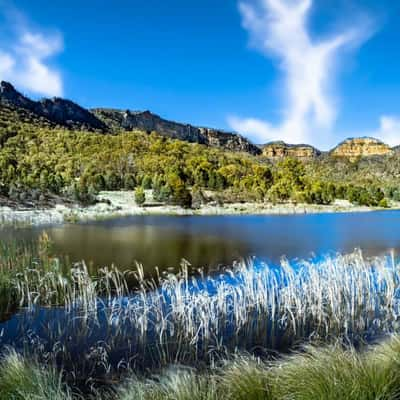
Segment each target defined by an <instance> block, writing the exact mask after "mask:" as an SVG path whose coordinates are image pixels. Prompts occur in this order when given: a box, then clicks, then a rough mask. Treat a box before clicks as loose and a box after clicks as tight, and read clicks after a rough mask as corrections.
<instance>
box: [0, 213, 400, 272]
mask: <svg viewBox="0 0 400 400" xmlns="http://www.w3.org/2000/svg"><path fill="white" fill-rule="evenodd" d="M43 230H45V231H46V232H47V233H48V234H49V236H50V237H51V239H52V240H53V242H54V250H55V253H57V254H58V255H68V256H69V257H70V259H71V261H80V260H85V261H86V262H91V263H92V264H93V268H94V269H95V268H97V267H102V266H105V265H111V264H112V263H114V264H115V265H117V266H118V267H120V268H129V267H131V266H133V265H134V262H135V261H138V262H140V263H142V264H143V265H144V267H145V269H146V270H147V271H152V270H153V269H154V267H156V266H157V267H159V268H161V269H165V268H167V267H176V266H178V265H179V263H180V262H181V260H182V259H186V260H188V261H189V262H190V263H191V264H192V265H193V266H194V267H196V268H197V267H205V268H209V267H211V268H215V267H218V266H219V265H230V264H231V263H232V262H233V261H234V260H238V259H241V258H246V257H250V256H256V257H257V258H259V259H261V260H266V261H270V262H272V263H275V262H276V261H278V260H279V259H280V258H281V257H282V256H286V257H288V258H289V259H294V258H308V257H311V256H313V255H319V254H324V253H328V252H337V251H339V252H351V251H353V250H354V249H355V248H361V249H362V250H363V251H364V253H365V254H366V255H380V254H382V253H387V252H391V251H394V252H395V253H397V254H400V211H384V212H370V213H354V214H314V215H285V216H184V217H182V216H180V217H177V216H135V217H125V218H119V219H112V220H107V221H98V222H90V223H83V224H73V225H62V226H49V227H46V228H43V227H42V228H23V229H21V228H19V229H17V230H16V229H3V230H0V240H6V239H13V238H18V240H25V241H31V240H35V239H36V238H37V237H38V236H39V235H40V234H41V232H43Z"/></svg>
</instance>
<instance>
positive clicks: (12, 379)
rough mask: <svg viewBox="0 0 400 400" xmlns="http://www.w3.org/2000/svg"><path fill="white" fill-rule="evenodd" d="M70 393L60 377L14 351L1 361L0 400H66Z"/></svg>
mask: <svg viewBox="0 0 400 400" xmlns="http://www.w3.org/2000/svg"><path fill="white" fill-rule="evenodd" d="M72 398H73V397H72V394H71V391H70V390H69V389H68V388H67V387H66V385H65V384H64V383H63V382H62V378H61V375H60V374H59V373H58V372H57V371H56V370H54V369H52V368H49V367H48V366H39V365H38V364H37V363H33V362H28V361H26V360H25V359H24V358H23V357H21V356H19V355H18V354H17V353H15V352H14V351H10V352H9V353H8V354H7V355H6V356H5V357H4V358H3V359H2V361H1V368H0V399H2V400H42V399H43V400H44V399H46V400H68V399H72Z"/></svg>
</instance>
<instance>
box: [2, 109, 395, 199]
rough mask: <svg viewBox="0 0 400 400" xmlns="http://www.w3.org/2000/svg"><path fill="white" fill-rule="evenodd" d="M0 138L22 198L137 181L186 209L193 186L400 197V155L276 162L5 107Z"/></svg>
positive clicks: (227, 192)
mask: <svg viewBox="0 0 400 400" xmlns="http://www.w3.org/2000/svg"><path fill="white" fill-rule="evenodd" d="M0 143H1V147H0V194H2V195H4V196H9V197H10V198H12V199H14V200H15V201H23V200H24V199H26V198H29V199H35V198H38V197H40V195H46V194H48V193H51V194H56V195H60V194H62V195H68V196H70V197H72V198H73V199H75V200H77V201H80V202H82V203H91V202H93V201H94V197H95V195H96V193H97V192H99V191H101V190H133V189H135V188H136V187H137V186H138V185H140V186H142V187H143V189H153V191H154V194H153V195H154V199H155V200H156V201H160V202H165V203H171V204H182V205H184V206H186V207H189V206H190V204H191V200H190V195H191V196H193V193H191V189H190V188H192V187H196V188H200V189H201V190H203V191H204V190H212V191H214V192H218V195H217V194H215V195H214V196H213V197H214V198H217V197H218V198H221V199H225V200H226V201H234V200H237V201H264V199H268V200H271V201H273V202H286V201H294V202H299V201H301V202H308V203H317V204H329V203H331V202H332V201H333V200H334V199H336V198H340V199H348V200H350V201H351V202H353V203H355V204H361V205H371V206H376V205H378V204H379V203H380V201H382V200H383V198H384V197H385V194H386V197H387V198H389V199H392V200H395V201H396V200H400V189H399V188H400V179H399V176H400V174H399V171H400V158H399V157H398V156H396V155H392V156H390V157H389V156H388V157H387V158H383V159H379V160H381V161H378V160H369V159H363V158H361V159H359V160H357V161H356V162H350V161H348V160H342V159H338V158H333V157H322V158H321V159H317V160H313V161H309V162H301V161H299V160H296V159H293V158H285V159H283V160H282V161H280V162H278V163H275V164H272V163H270V162H269V161H267V160H265V159H263V158H262V157H256V156H252V155H250V154H243V153H235V152H229V151H224V150H222V149H217V148H211V147H207V146H204V145H200V144H193V143H188V142H183V141H179V140H173V139H169V138H166V137H161V136H159V135H157V134H156V133H152V134H150V135H148V134H147V133H145V132H139V131H133V132H124V133H123V134H113V135H107V134H104V135H100V134H98V133H94V132H85V131H74V130H66V129H60V128H57V127H55V126H53V125H52V124H51V123H49V122H48V121H47V122H46V120H38V119H35V118H34V117H32V116H31V115H29V113H28V114H26V113H23V112H21V111H20V110H13V109H12V108H7V107H4V106H2V107H0ZM196 196H197V194H196V195H195V196H194V197H196ZM195 203H198V202H197V201H196V202H195Z"/></svg>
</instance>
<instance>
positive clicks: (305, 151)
mask: <svg viewBox="0 0 400 400" xmlns="http://www.w3.org/2000/svg"><path fill="white" fill-rule="evenodd" d="M262 154H263V156H264V157H268V158H271V159H280V158H284V157H293V158H298V159H300V160H309V159H312V158H314V157H317V156H318V155H320V151H319V150H317V149H315V148H314V147H312V146H308V145H289V144H286V143H283V142H276V143H268V144H266V145H265V146H264V147H263V149H262Z"/></svg>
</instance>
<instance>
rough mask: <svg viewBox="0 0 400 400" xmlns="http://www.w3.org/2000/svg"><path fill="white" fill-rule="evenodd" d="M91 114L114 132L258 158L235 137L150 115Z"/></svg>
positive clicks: (245, 142) (106, 111)
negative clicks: (144, 134)
mask: <svg viewBox="0 0 400 400" xmlns="http://www.w3.org/2000/svg"><path fill="white" fill-rule="evenodd" d="M91 111H92V112H93V114H94V115H96V116H97V117H98V118H99V119H100V120H102V121H103V122H104V123H105V124H107V125H108V126H110V127H111V128H112V129H114V130H118V129H121V128H122V129H125V130H134V129H140V130H144V131H147V132H157V133H159V134H161V135H163V136H168V137H172V138H175V139H180V140H185V141H188V142H193V143H200V144H206V145H209V146H213V147H221V148H225V149H228V150H232V151H243V152H247V153H251V154H254V155H257V154H261V150H260V149H259V148H258V147H257V146H255V145H253V144H252V143H250V142H249V141H248V140H247V139H245V138H244V137H243V136H240V135H238V134H235V133H230V132H224V131H220V130H216V129H210V128H199V127H196V126H193V125H190V124H182V123H179V122H174V121H168V120H165V119H163V118H161V117H160V116H158V115H156V114H153V113H151V112H150V111H143V112H141V111H129V110H127V111H121V110H113V109H104V108H96V109H93V110H91Z"/></svg>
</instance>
